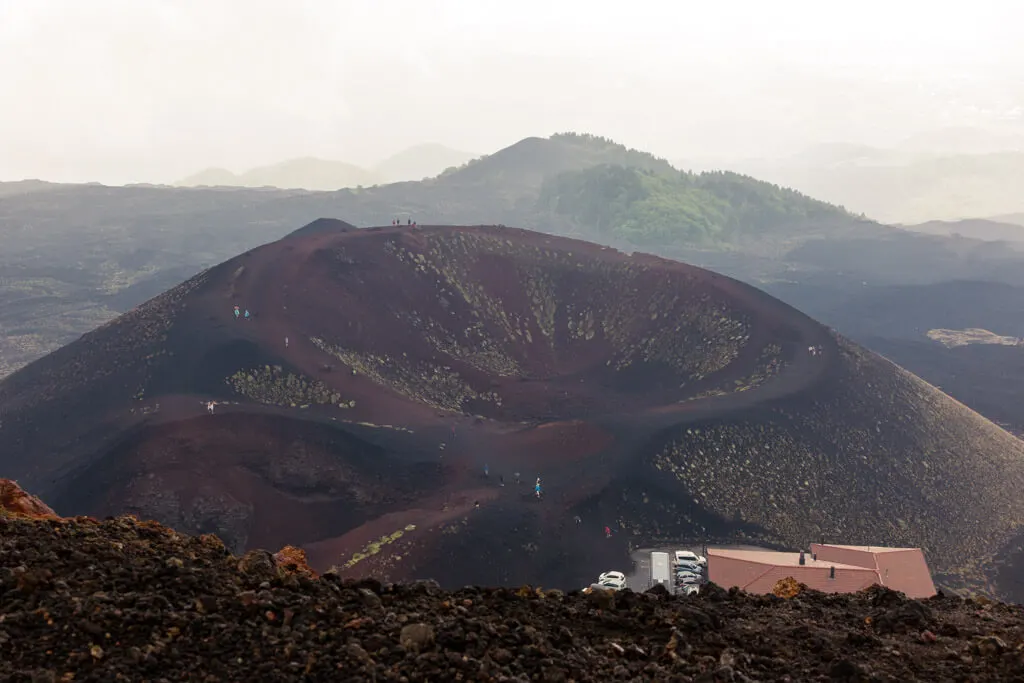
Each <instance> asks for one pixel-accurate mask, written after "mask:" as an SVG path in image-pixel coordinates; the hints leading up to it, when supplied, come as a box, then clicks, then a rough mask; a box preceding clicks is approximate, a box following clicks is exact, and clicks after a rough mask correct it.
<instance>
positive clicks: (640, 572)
mask: <svg viewBox="0 0 1024 683" xmlns="http://www.w3.org/2000/svg"><path fill="white" fill-rule="evenodd" d="M716 548H723V549H733V550H764V548H759V547H757V546H752V545H714V546H708V547H707V548H703V547H701V546H692V545H686V544H681V545H673V546H664V547H657V548H641V549H639V550H635V551H633V553H632V554H631V555H630V559H631V560H632V561H633V567H632V569H631V570H630V568H628V567H627V568H625V569H623V570H622V573H624V574H625V575H626V587H628V588H629V589H630V590H632V591H634V592H638V593H642V592H643V591H645V590H647V589H648V588H650V587H651V585H652V584H651V553H653V552H665V553H668V554H669V558H670V559H673V558H674V557H675V552H676V551H677V550H689V551H690V552H692V553H695V554H697V555H705V554H706V553H705V551H706V550H710V549H716ZM674 570H675V568H674V567H673V572H672V576H674V575H675V571H674ZM704 580H705V581H706V580H707V574H706V573H705V575H704ZM668 588H669V590H673V589H674V586H668Z"/></svg>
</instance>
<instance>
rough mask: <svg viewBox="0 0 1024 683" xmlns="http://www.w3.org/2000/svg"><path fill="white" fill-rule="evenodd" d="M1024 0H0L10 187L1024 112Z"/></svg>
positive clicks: (892, 128)
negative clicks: (25, 181)
mask: <svg viewBox="0 0 1024 683" xmlns="http://www.w3.org/2000/svg"><path fill="white" fill-rule="evenodd" d="M1022 21H1024V2H1021V1H1020V0H972V1H971V2H962V1H957V2H954V1H953V0H948V1H947V0H930V1H927V2H925V1H918V0H885V1H877V0H859V1H858V2H856V3H835V2H824V1H822V0H774V1H772V2H766V1H765V0H750V1H741V0H715V1H714V2H709V1H708V0H701V1H700V2H691V1H690V0H665V1H663V2H654V1H651V2H648V1H645V0H630V1H629V2H610V1H608V2H602V0H543V1H541V0H518V1H517V2H509V1H508V0H502V1H501V2H496V1H492V0H451V1H449V0H368V1H366V2H364V1H363V0H322V1H321V0H305V1H303V0H281V1H280V2H278V1H272V0H238V1H235V0H163V1H161V0H120V1H118V0H87V1H86V0H0V179H3V180H12V179H19V178H25V177H40V178H45V179H49V180H59V181H83V180H100V181H104V182H110V183H116V182H126V181H152V182H162V181H172V180H175V179H177V178H179V177H181V176H184V175H187V174H189V173H192V172H194V171H197V170H200V169H201V168H204V167H207V166H225V167H227V168H230V169H232V170H236V171H241V170H245V169H246V168H249V167H251V166H254V165H259V164H264V163H272V162H275V161H279V160H282V159H285V158H289V157H296V156H318V157H324V158H333V159H341V160H346V161H351V162H353V163H359V164H372V163H374V162H376V161H379V160H380V159H382V158H384V157H386V156H388V155H390V154H392V153H394V152H397V151H399V150H401V149H403V148H405V147H408V146H410V145H413V144H417V143H421V142H439V143H442V144H446V145H449V146H452V147H456V148H460V149H465V150H468V151H471V152H490V151H494V150H495V149H497V148H499V147H502V146H505V145H507V144H510V143H512V142H515V141H516V140H517V139H520V138H522V137H526V136H528V135H548V134H550V133H552V132H557V131H562V130H577V131H586V132H593V133H597V134H601V135H606V136H609V137H612V138H614V139H616V140H619V141H621V142H624V143H626V144H629V145H631V146H635V147H639V148H643V149H648V150H650V151H653V152H656V153H658V154H660V155H662V156H666V157H669V158H671V159H679V158H686V157H709V156H714V157H734V156H755V155H773V154H785V153H790V152H793V151H796V150H797V149H798V148H800V147H801V146H803V145H805V144H808V143H814V142H822V141H838V140H844V141H853V142H866V143H870V144H891V143H893V142H895V141H897V140H900V139H902V138H904V137H906V136H907V135H910V134H912V133H915V132H918V131H927V130H931V129H935V128H939V127H943V126H959V125H968V126H982V127H986V126H995V125H1001V126H1017V127H1021V126H1022V125H1024V123H1022V122H1024V42H1022V41H1021V40H1020V33H1019V32H1020V26H1021V25H1022Z"/></svg>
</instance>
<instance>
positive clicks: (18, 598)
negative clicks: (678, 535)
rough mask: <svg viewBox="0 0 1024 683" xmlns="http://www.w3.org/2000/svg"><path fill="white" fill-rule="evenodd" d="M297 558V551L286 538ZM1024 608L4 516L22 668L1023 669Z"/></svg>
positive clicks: (4, 587)
mask: <svg viewBox="0 0 1024 683" xmlns="http://www.w3.org/2000/svg"><path fill="white" fill-rule="evenodd" d="M278 557H280V556H278ZM1022 671H1024V608H1022V607H1019V606H1008V605H1004V604H999V603H993V602H989V601H987V600H984V599H983V600H980V601H976V600H971V599H966V600H965V599H962V598H959V597H946V596H942V595H939V596H937V597H935V598H931V599H928V600H924V601H913V600H908V599H906V598H905V597H904V596H903V595H902V594H901V593H895V592H892V591H889V590H887V589H884V588H881V587H878V586H875V587H873V588H871V589H868V590H866V591H863V592H861V593H859V594H853V595H825V594H822V593H816V592H811V591H806V590H805V591H804V592H802V593H800V594H798V595H797V596H796V597H792V598H789V599H783V598H779V597H775V596H753V595H747V594H745V593H742V592H738V591H725V590H722V589H720V588H718V587H716V586H713V585H711V586H706V587H705V588H703V589H702V591H701V593H700V594H699V595H698V596H694V597H685V598H684V597H670V596H669V595H668V594H667V593H666V592H664V590H662V589H660V588H658V589H654V590H651V591H648V592H647V593H644V594H637V593H632V592H630V591H628V590H627V591H623V592H621V593H618V594H612V593H610V592H605V591H597V592H595V593H591V594H583V593H580V592H572V593H568V594H564V593H562V592H560V591H555V590H550V591H545V590H542V589H540V588H536V589H534V588H527V587H524V588H521V589H518V590H517V589H509V588H497V589H494V588H474V587H467V588H463V589H461V590H457V591H453V592H448V591H444V590H441V589H440V588H439V587H438V585H437V584H436V583H433V582H429V581H428V582H418V583H414V584H409V585H401V584H381V583H380V582H378V581H375V580H372V579H364V580H346V579H342V578H340V577H339V576H338V575H337V574H335V573H332V572H328V573H326V574H325V575H323V576H321V577H316V576H315V575H314V574H312V573H311V572H309V571H307V570H305V569H303V568H302V567H301V566H299V565H298V564H295V563H293V561H292V560H290V559H287V558H285V559H282V561H281V563H279V562H278V560H277V559H275V556H273V555H271V554H270V553H267V552H264V551H258V550H256V551H250V552H249V553H247V554H246V555H245V556H244V557H242V558H238V557H235V556H232V555H231V554H230V553H229V552H228V551H227V549H226V548H225V547H224V545H223V544H222V543H221V542H220V541H219V540H218V539H217V538H216V537H213V536H204V537H189V536H185V535H182V534H178V533H176V532H174V531H171V530H170V529H167V528H165V527H162V526H161V525H158V524H155V523H152V522H139V521H138V520H136V519H135V518H130V517H122V518H110V519H107V520H106V521H102V522H101V521H97V520H92V519H88V518H78V519H70V520H62V519H42V520H32V519H26V518H22V517H7V516H3V515H0V679H3V680H5V681H25V682H26V683H29V682H31V683H38V682H40V681H47V682H56V681H115V680H122V681H138V680H144V679H145V680H153V681H175V680H189V681H205V682H211V683H212V682H213V681H298V680H305V681H370V680H376V681H459V680H463V681H513V680H519V681H525V680H540V681H602V682H603V681H615V680H622V681H626V680H629V681H707V682H709V683H710V682H712V681H814V680H845V681H917V680H920V681H932V682H938V681H981V680H984V681H1021V680H1024V673H1022Z"/></svg>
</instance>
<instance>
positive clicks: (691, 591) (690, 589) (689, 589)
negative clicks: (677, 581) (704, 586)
mask: <svg viewBox="0 0 1024 683" xmlns="http://www.w3.org/2000/svg"><path fill="white" fill-rule="evenodd" d="M680 591H681V592H682V594H683V595H696V594H697V593H700V586H692V585H691V586H683V587H682V588H681V589H680Z"/></svg>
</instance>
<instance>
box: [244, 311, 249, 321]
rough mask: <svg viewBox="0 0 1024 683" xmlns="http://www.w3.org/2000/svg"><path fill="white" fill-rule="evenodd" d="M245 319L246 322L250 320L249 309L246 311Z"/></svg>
mask: <svg viewBox="0 0 1024 683" xmlns="http://www.w3.org/2000/svg"><path fill="white" fill-rule="evenodd" d="M245 319H246V320H248V319H249V309H248V308H247V309H245Z"/></svg>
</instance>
